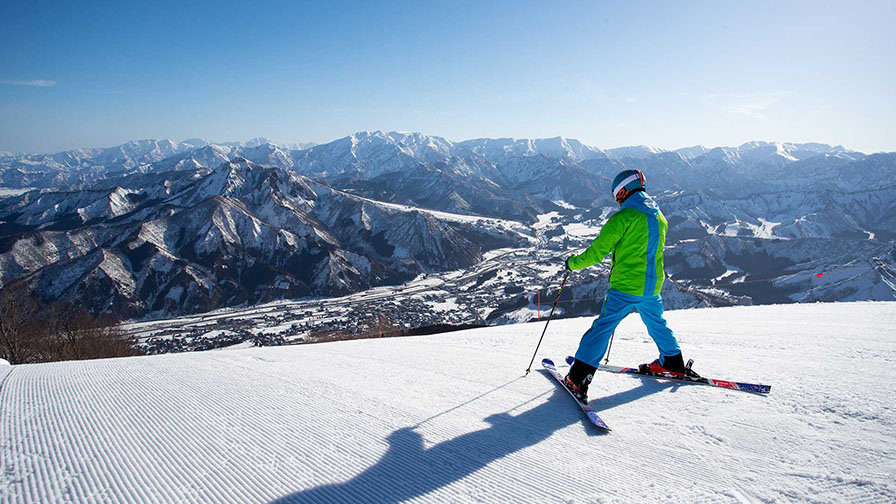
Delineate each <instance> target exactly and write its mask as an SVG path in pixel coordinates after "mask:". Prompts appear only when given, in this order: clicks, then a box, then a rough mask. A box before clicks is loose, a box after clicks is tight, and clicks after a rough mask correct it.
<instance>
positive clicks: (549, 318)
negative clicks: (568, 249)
mask: <svg viewBox="0 0 896 504" xmlns="http://www.w3.org/2000/svg"><path fill="white" fill-rule="evenodd" d="M568 276H569V270H566V274H565V275H563V282H561V283H560V291H559V292H558V293H557V299H555V300H554V305H553V306H551V314H550V315H548V321H547V322H545V323H544V330H543V331H541V338H538V345H536V346H535V353H533V354H532V360H531V361H529V367H527V368H526V374H527V375H528V374H529V372H530V371H532V363H533V362H535V355H537V354H538V347H540V346H541V340H543V339H544V333H546V332H548V324H550V323H551V317H553V316H554V308H556V307H557V301H560V294H562V293H563V286H564V285H566V278H567V277H568Z"/></svg>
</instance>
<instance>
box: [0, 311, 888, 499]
mask: <svg viewBox="0 0 896 504" xmlns="http://www.w3.org/2000/svg"><path fill="white" fill-rule="evenodd" d="M856 306H858V307H861V308H862V309H865V310H869V311H868V312H867V313H870V314H872V315H873V316H872V317H870V318H869V317H867V316H866V317H854V318H856V319H857V320H862V321H863V323H864V322H867V321H868V320H871V322H874V323H878V324H881V327H890V326H891V325H892V324H891V321H896V309H894V308H893V307H894V306H896V304H889V305H882V304H860V305H856ZM869 307H873V308H874V309H875V310H884V309H885V310H886V311H881V312H878V311H871V308H869ZM822 308H823V309H822ZM841 308H842V307H841V306H840V305H834V306H831V305H827V306H822V307H820V308H813V307H811V306H807V307H802V306H800V307H790V306H788V307H767V308H762V310H767V313H768V314H769V315H770V317H769V318H770V319H776V318H775V317H774V316H773V315H774V314H775V313H782V312H781V310H787V311H788V312H789V311H790V310H810V311H807V312H805V313H807V314H808V315H807V316H803V317H801V318H799V317H796V316H793V317H792V319H787V318H785V320H784V322H785V323H784V324H783V325H782V324H780V323H778V324H775V328H774V330H771V329H768V330H766V332H765V333H763V332H762V331H758V332H755V333H754V332H751V334H750V337H752V338H754V339H756V338H760V339H759V340H757V342H756V344H757V345H760V343H762V345H760V346H762V348H757V349H756V350H755V352H754V353H753V354H752V356H751V357H750V358H752V359H753V361H752V362H749V363H748V362H745V363H742V364H738V362H737V361H736V360H735V359H733V358H727V360H726V357H725V356H726V355H727V354H728V353H730V352H731V351H732V347H731V345H730V344H729V343H730V341H729V340H730V338H726V337H725V336H724V335H720V334H717V333H709V336H707V334H706V333H705V332H704V333H700V332H699V331H700V330H701V328H702V327H714V326H716V325H717V324H715V323H707V320H713V319H716V318H720V319H722V320H724V321H726V323H727V324H728V325H730V326H731V327H737V326H738V321H739V320H740V319H739V318H738V317H743V318H744V319H745V323H746V322H748V321H747V320H746V319H753V318H755V313H756V311H755V310H756V309H759V308H756V309H749V310H747V309H744V310H725V309H720V310H713V311H705V312H701V311H699V310H695V311H693V312H691V313H679V312H675V313H671V314H670V318H672V317H673V316H674V317H679V320H677V321H675V326H676V330H680V331H681V333H682V334H684V335H685V337H682V338H681V339H682V341H683V344H684V342H687V343H688V345H689V346H690V345H694V348H695V349H699V350H700V355H701V359H702V360H703V361H705V362H707V363H708V364H707V366H708V367H709V368H710V370H709V371H706V372H705V374H709V375H715V374H716V373H715V372H714V371H715V370H717V369H724V370H725V371H726V372H727V371H730V373H731V375H732V376H737V377H746V376H747V375H748V373H749V372H750V370H751V369H752V368H751V367H750V366H754V365H756V363H757V362H760V363H765V364H764V367H763V369H762V372H763V373H765V378H766V379H764V380H760V381H767V382H769V383H771V384H773V385H775V386H776V388H775V389H773V393H772V397H770V398H757V397H753V396H748V395H744V394H739V393H726V392H727V391H720V390H715V389H709V388H707V387H689V386H682V385H678V386H676V384H669V383H663V382H659V381H646V380H632V379H631V377H626V376H622V375H620V376H614V375H609V374H607V376H603V375H601V378H600V381H599V382H598V381H597V380H596V381H595V385H593V386H592V390H593V391H594V392H595V393H594V394H593V395H594V397H593V403H592V406H594V407H595V410H596V411H597V413H598V414H599V415H601V417H602V418H604V419H605V420H607V421H608V423H609V424H610V425H611V426H612V427H613V428H614V431H613V432H612V433H611V434H607V435H600V434H598V433H596V432H595V430H594V429H592V428H590V426H589V425H588V424H587V423H586V421H585V420H584V418H583V417H582V415H581V413H580V412H579V411H578V408H577V407H576V406H575V405H574V404H572V403H571V402H569V398H568V397H566V396H565V395H564V396H559V395H558V393H557V390H559V389H558V386H557V384H556V383H555V382H554V381H553V379H552V378H549V377H546V376H544V375H543V373H541V372H540V367H536V368H535V369H533V371H534V372H533V373H532V374H531V375H530V376H529V377H528V378H526V379H520V378H521V376H522V374H523V370H522V367H523V366H524V365H525V363H526V362H528V359H529V357H530V355H531V354H528V353H527V351H526V350H528V346H529V343H530V342H529V338H528V336H527V337H526V338H522V337H520V336H518V335H519V334H521V333H525V334H527V335H528V333H529V332H530V331H529V330H530V329H531V328H530V327H529V326H525V325H524V326H517V327H508V328H504V329H501V328H491V329H487V330H486V331H487V332H486V333H477V332H475V331H471V332H459V333H451V334H446V335H437V336H430V337H418V338H407V339H403V338H394V339H389V340H363V341H356V342H339V343H328V344H321V345H305V346H301V347H283V348H265V349H246V350H234V351H221V352H203V353H196V354H177V355H164V356H155V357H139V358H128V359H110V360H105V361H92V362H91V361H87V362H67V363H57V364H42V365H34V366H13V367H6V366H0V457H2V460H0V503H2V504H17V503H19V502H79V503H80V502H128V503H129V502H134V503H143V502H203V503H206V502H208V503H212V504H217V503H228V502H239V503H243V502H246V503H249V502H260V503H267V502H271V501H273V500H275V499H277V498H280V497H285V496H289V495H292V496H295V497H296V498H297V499H298V500H299V502H327V503H328V502H344V503H354V502H369V501H371V500H372V499H373V497H371V496H377V497H379V498H380V500H385V501H387V502H397V501H399V500H401V501H403V502H405V501H406V502H427V503H429V502H451V503H453V502H559V501H568V502H583V501H586V502H602V503H606V502H624V501H626V500H631V498H632V496H640V497H641V498H642V499H643V498H649V499H650V500H654V501H661V502H662V501H675V502H682V501H687V502H692V503H694V504H703V503H716V502H732V503H743V502H757V501H761V502H793V501H802V502H831V501H837V502H860V503H864V502H894V501H896V488H894V485H893V484H892V481H891V480H890V479H889V478H892V470H893V467H894V465H893V464H894V462H896V451H894V449H893V448H892V446H888V445H887V442H888V441H887V440H892V439H893V435H894V434H896V432H894V426H896V421H894V409H893V408H892V407H891V406H890V402H889V401H890V398H889V388H888V386H886V385H884V383H888V382H890V381H891V380H893V379H896V376H894V373H893V372H892V371H889V370H891V369H896V367H894V364H896V363H894V359H893V357H891V356H892V355H894V354H896V352H894V350H896V348H894V345H893V343H892V338H886V337H883V336H880V337H874V338H871V337H862V336H863V335H865V334H868V329H867V327H872V328H873V327H874V323H867V324H866V325H865V326H862V325H860V324H858V325H857V324H855V323H852V322H851V323H850V324H840V325H837V324H831V322H832V321H836V320H837V317H842V313H841V312H842V310H841ZM853 309H855V308H853ZM811 310H814V311H811ZM846 313H850V312H846ZM879 313H885V314H886V315H883V316H881V315H879ZM695 314H696V315H700V314H705V316H704V318H703V319H699V318H697V317H696V316H695ZM890 314H892V315H890ZM718 315H724V317H718ZM686 316H691V317H694V323H693V324H692V325H691V326H690V331H692V332H693V333H695V334H696V336H695V335H688V330H689V326H688V325H687V324H686V322H687V318H686ZM874 317H877V318H876V319H875V318H874ZM729 318H730V319H731V320H728V319H729ZM589 320H590V319H589ZM776 320H777V319H776ZM875 320H877V322H875ZM881 320H883V322H881ZM749 322H752V321H749ZM813 324H814V325H813ZM884 324H886V325H884ZM585 325H586V324H584V321H582V320H579V321H576V320H570V321H564V320H558V321H557V323H556V324H553V325H552V326H551V332H552V334H551V336H550V338H547V339H546V340H545V342H544V345H543V347H542V351H541V355H546V356H552V357H554V358H555V361H556V360H558V359H559V358H560V357H562V356H563V355H566V354H567V353H568V352H569V351H570V350H571V349H572V348H575V344H576V343H577V341H578V338H579V335H580V329H581V328H582V327H584V326H585ZM827 325H831V326H832V328H831V329H830V330H828V331H827V332H825V331H824V330H822V329H824V328H825V326H827ZM803 326H806V327H803ZM866 326H867V327H866ZM793 327H798V328H799V329H800V330H803V331H804V332H805V338H803V337H797V338H796V339H792V338H787V339H783V338H779V337H776V335H777V334H780V331H788V330H792V328H793ZM818 328H820V329H818ZM539 329H540V325H539ZM497 331H503V332H497ZM482 334H484V336H479V335H482ZM489 334H495V335H496V336H494V337H492V336H489ZM701 334H702V336H700V335H701ZM765 334H768V335H769V336H765ZM701 337H702V338H703V339H702V340H701V339H700V338H701ZM765 337H769V338H773V339H769V340H768V341H766V340H762V339H761V338H765ZM837 338H839V339H837ZM617 339H618V342H617V343H618V345H617V346H618V350H617V346H614V350H613V352H614V356H615V357H616V358H617V360H620V362H623V361H624V362H626V363H630V362H629V361H631V362H635V361H636V360H635V354H637V355H642V354H644V353H645V349H644V347H643V345H642V344H641V339H643V338H640V337H638V338H634V339H631V338H630V340H626V339H625V338H622V339H619V338H617ZM768 342H771V345H768V344H767V343H768ZM532 343H533V344H534V338H533V341H532ZM648 343H649V342H648ZM699 343H702V346H700V345H698V344H699ZM740 343H743V341H740ZM844 343H848V346H849V348H851V350H852V351H853V353H855V354H856V355H861V356H862V358H863V360H861V361H860V360H844V359H843V358H842V357H841V356H840V355H838V354H839V352H837V351H836V348H840V347H842V346H844V345H843V344H844ZM763 345H764V346H763ZM523 346H525V347H527V348H526V349H520V348H521V347H523ZM735 347H737V345H735ZM737 348H740V347H737ZM769 348H770V349H772V350H773V351H766V350H763V349H769ZM517 349H520V350H517ZM831 349H834V350H831ZM780 355H784V356H787V357H788V358H789V362H788V364H787V365H786V366H785V365H783V364H780V363H778V362H777V361H775V360H772V359H773V358H776V357H778V356H780ZM696 356H697V355H695V357H696ZM539 358H540V357H539ZM801 358H802V359H803V361H800V360H799V359H801ZM517 359H520V363H519V366H518V365H517V364H518V363H517V362H516V360H517ZM714 361H717V362H714ZM806 363H809V364H825V365H838V364H842V365H843V366H845V367H848V368H853V367H855V366H858V365H859V364H862V365H869V366H870V365H874V367H875V368H876V369H880V370H881V372H880V374H879V376H877V377H876V378H875V380H867V379H865V380H863V379H862V378H861V377H858V376H854V375H851V374H846V375H839V378H840V379H839V380H837V381H836V382H835V381H834V380H831V379H829V378H830V377H829V376H828V375H826V374H825V373H824V372H823V371H820V369H821V366H818V369H815V368H813V367H812V366H807V365H806ZM713 364H715V365H716V368H715V369H712V365H713ZM730 364H733V366H731V369H730V370H729V369H727V368H728V366H729V365H730ZM533 366H535V364H533ZM518 367H519V369H517V368H518ZM760 374H761V373H760ZM822 383H824V384H825V388H822V385H821V384H822ZM564 394H565V393H564ZM561 397H562V399H561ZM546 405H549V407H550V408H551V409H550V410H548V409H544V407H545V406H546ZM535 409H537V410H538V411H536V412H533V413H534V414H532V415H527V413H529V412H530V411H532V410H535ZM548 411H550V412H551V413H550V414H546V413H545V412H548ZM545 421H547V422H548V423H547V424H543V423H544V422H545ZM847 432H852V433H853V434H852V437H849V436H847V435H846V434H845V433H847ZM467 435H469V436H467ZM483 440H484V441H483ZM408 453H409V454H410V455H411V456H410V458H408V459H405V458H402V457H404V454H408ZM396 457H398V458H396ZM546 458H548V459H551V460H550V463H548V464H545V459H546ZM670 460H672V461H675V460H686V462H685V463H665V461H670ZM409 474H410V475H414V476H415V477H418V478H420V479H421V480H422V483H415V482H414V481H406V480H407V478H408V475H409ZM305 491H308V493H304V494H297V492H305ZM302 499H304V500H302Z"/></svg>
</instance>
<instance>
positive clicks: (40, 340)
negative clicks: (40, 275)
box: [0, 282, 46, 364]
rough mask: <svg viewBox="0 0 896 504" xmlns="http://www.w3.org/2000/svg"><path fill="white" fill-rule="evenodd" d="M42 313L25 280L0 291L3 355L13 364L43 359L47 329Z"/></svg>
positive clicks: (0, 344) (1, 350) (2, 356)
mask: <svg viewBox="0 0 896 504" xmlns="http://www.w3.org/2000/svg"><path fill="white" fill-rule="evenodd" d="M39 314H40V305H39V304H38V302H37V300H36V299H34V297H33V296H32V295H31V293H30V292H29V291H28V289H27V287H26V286H25V284H24V283H23V282H17V283H14V284H12V285H9V286H7V287H6V288H5V289H3V290H2V291H0V358H3V359H6V360H7V361H9V363H10V364H23V363H27V362H35V361H37V360H40V358H41V354H42V353H43V351H44V346H45V343H46V330H45V328H44V327H43V326H41V324H40V321H39V318H38V315H39Z"/></svg>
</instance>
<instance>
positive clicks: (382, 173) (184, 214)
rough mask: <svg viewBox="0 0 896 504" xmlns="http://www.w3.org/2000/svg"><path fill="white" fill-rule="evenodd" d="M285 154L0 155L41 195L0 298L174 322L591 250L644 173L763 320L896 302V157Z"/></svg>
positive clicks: (174, 148) (6, 245)
mask: <svg viewBox="0 0 896 504" xmlns="http://www.w3.org/2000/svg"><path fill="white" fill-rule="evenodd" d="M296 147H307V146H301V145H298V146H297V145H278V144H275V143H272V142H269V141H267V140H265V139H255V140H252V141H249V142H245V143H229V144H214V143H211V142H208V141H205V140H200V139H193V140H187V141H184V142H180V143H174V142H171V141H168V140H162V141H156V140H143V141H135V142H129V143H127V144H124V145H121V146H118V147H113V148H108V149H78V150H74V151H68V152H64V153H58V154H52V155H21V154H15V155H5V156H0V181H2V185H3V186H4V187H8V188H22V187H31V188H35V190H32V191H30V192H27V193H25V194H22V195H17V196H8V197H5V198H2V199H0V283H2V285H4V286H5V285H8V284H9V283H10V282H12V281H15V280H18V279H23V280H25V281H26V282H28V284H29V285H30V286H31V287H32V288H33V289H34V290H35V291H36V292H37V293H39V295H40V296H41V297H42V298H43V299H44V300H46V301H49V300H53V299H59V298H69V299H85V298H86V299H87V300H88V302H89V305H90V306H91V308H92V309H93V310H94V311H97V312H115V313H118V314H122V315H127V316H141V315H146V314H156V315H175V314H181V313H193V312H200V311H206V310H210V309H214V308H219V307H223V306H232V305H238V304H245V303H248V304H252V303H256V302H262V301H269V300H274V299H279V298H289V297H300V296H321V295H337V294H346V293H351V292H356V291H358V290H361V289H365V288H368V287H370V286H374V285H384V284H396V283H401V282H404V281H406V280H409V279H411V278H414V277H415V276H416V275H418V274H420V273H423V272H430V273H432V272H440V271H448V270H457V269H463V268H468V267H470V266H472V265H474V264H476V263H477V262H478V261H480V260H481V258H482V253H483V252H485V251H487V250H491V249H495V248H499V247H528V248H533V249H538V248H544V247H548V246H551V247H554V249H553V253H555V254H557V255H563V254H568V253H573V252H577V251H579V250H580V249H577V248H576V247H584V246H587V244H588V242H587V240H584V239H582V240H578V241H577V240H572V241H570V240H569V239H568V231H569V229H570V226H586V227H590V228H593V229H599V227H600V225H601V224H602V223H603V222H604V221H605V220H606V218H607V217H608V216H609V215H610V213H611V212H612V211H613V210H614V208H615V204H614V203H613V202H612V201H611V199H610V197H609V191H608V187H609V184H610V180H611V179H612V177H613V176H614V175H615V174H616V173H618V172H619V171H621V170H623V169H627V168H638V169H641V170H642V171H643V172H644V173H645V175H646V177H647V181H648V191H649V192H651V194H653V195H654V196H655V197H656V198H657V200H658V202H659V203H660V206H661V208H662V209H663V211H664V213H665V214H666V216H667V218H668V220H669V224H670V229H669V237H668V240H667V244H668V247H669V248H668V250H667V255H666V263H667V273H669V274H670V276H671V277H672V278H673V279H675V280H676V281H679V282H683V283H684V284H688V285H692V286H694V287H696V288H704V289H707V288H709V289H716V290H718V291H721V292H723V293H728V294H731V295H733V296H735V297H740V298H744V299H747V300H749V301H752V302H755V303H762V302H772V301H810V300H846V299H849V300H866V299H894V297H896V294H894V292H896V280H894V278H896V275H894V271H896V244H894V240H896V232H894V230H896V153H889V154H874V155H865V154H862V153H859V152H854V151H849V150H847V149H844V148H842V147H839V146H838V147H831V146H828V145H823V144H790V143H768V142H750V143H747V144H744V145H741V146H739V147H733V148H729V147H719V148H712V149H708V148H705V147H702V146H697V147H690V148H686V149H680V150H678V151H663V150H659V149H654V148H650V147H645V146H637V147H625V148H620V149H610V150H606V151H604V150H601V149H597V148H594V147H589V146H587V145H584V144H582V143H581V142H579V141H577V140H573V139H565V138H559V137H558V138H552V139H540V140H525V139H511V138H504V139H475V140H467V141H463V142H452V141H449V140H447V139H445V138H441V137H436V136H428V135H423V134H420V133H403V132H390V133H385V132H381V131H377V132H363V133H357V134H354V135H351V136H348V137H345V138H342V139H339V140H335V141H333V142H330V143H327V144H322V145H313V146H310V147H308V148H296ZM545 216H552V217H550V218H548V219H547V220H545ZM539 223H541V224H539ZM564 236H567V239H566V240H565V241H563V242H562V244H558V243H557V242H556V240H558V239H559V240H563V237H564ZM592 238H593V236H592ZM552 241H553V242H552ZM564 247H566V249H568V250H564ZM809 270H811V271H818V272H821V273H832V272H835V271H837V272H841V273H842V274H839V276H836V275H829V276H828V277H826V278H822V277H815V280H812V279H811V278H810V277H809V276H808V275H807V271H809ZM829 280H830V281H829ZM810 281H811V282H810Z"/></svg>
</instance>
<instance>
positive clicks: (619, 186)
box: [610, 170, 647, 205]
mask: <svg viewBox="0 0 896 504" xmlns="http://www.w3.org/2000/svg"><path fill="white" fill-rule="evenodd" d="M646 181H647V179H646V178H644V174H643V173H641V170H625V171H622V172H619V175H616V178H614V179H613V185H612V186H610V190H611V191H613V197H614V198H615V199H616V202H617V203H619V204H620V205H621V204H622V202H623V201H625V199H626V198H628V197H629V196H631V195H632V194H633V193H635V192H637V191H643V190H644V183H645V182H646Z"/></svg>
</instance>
